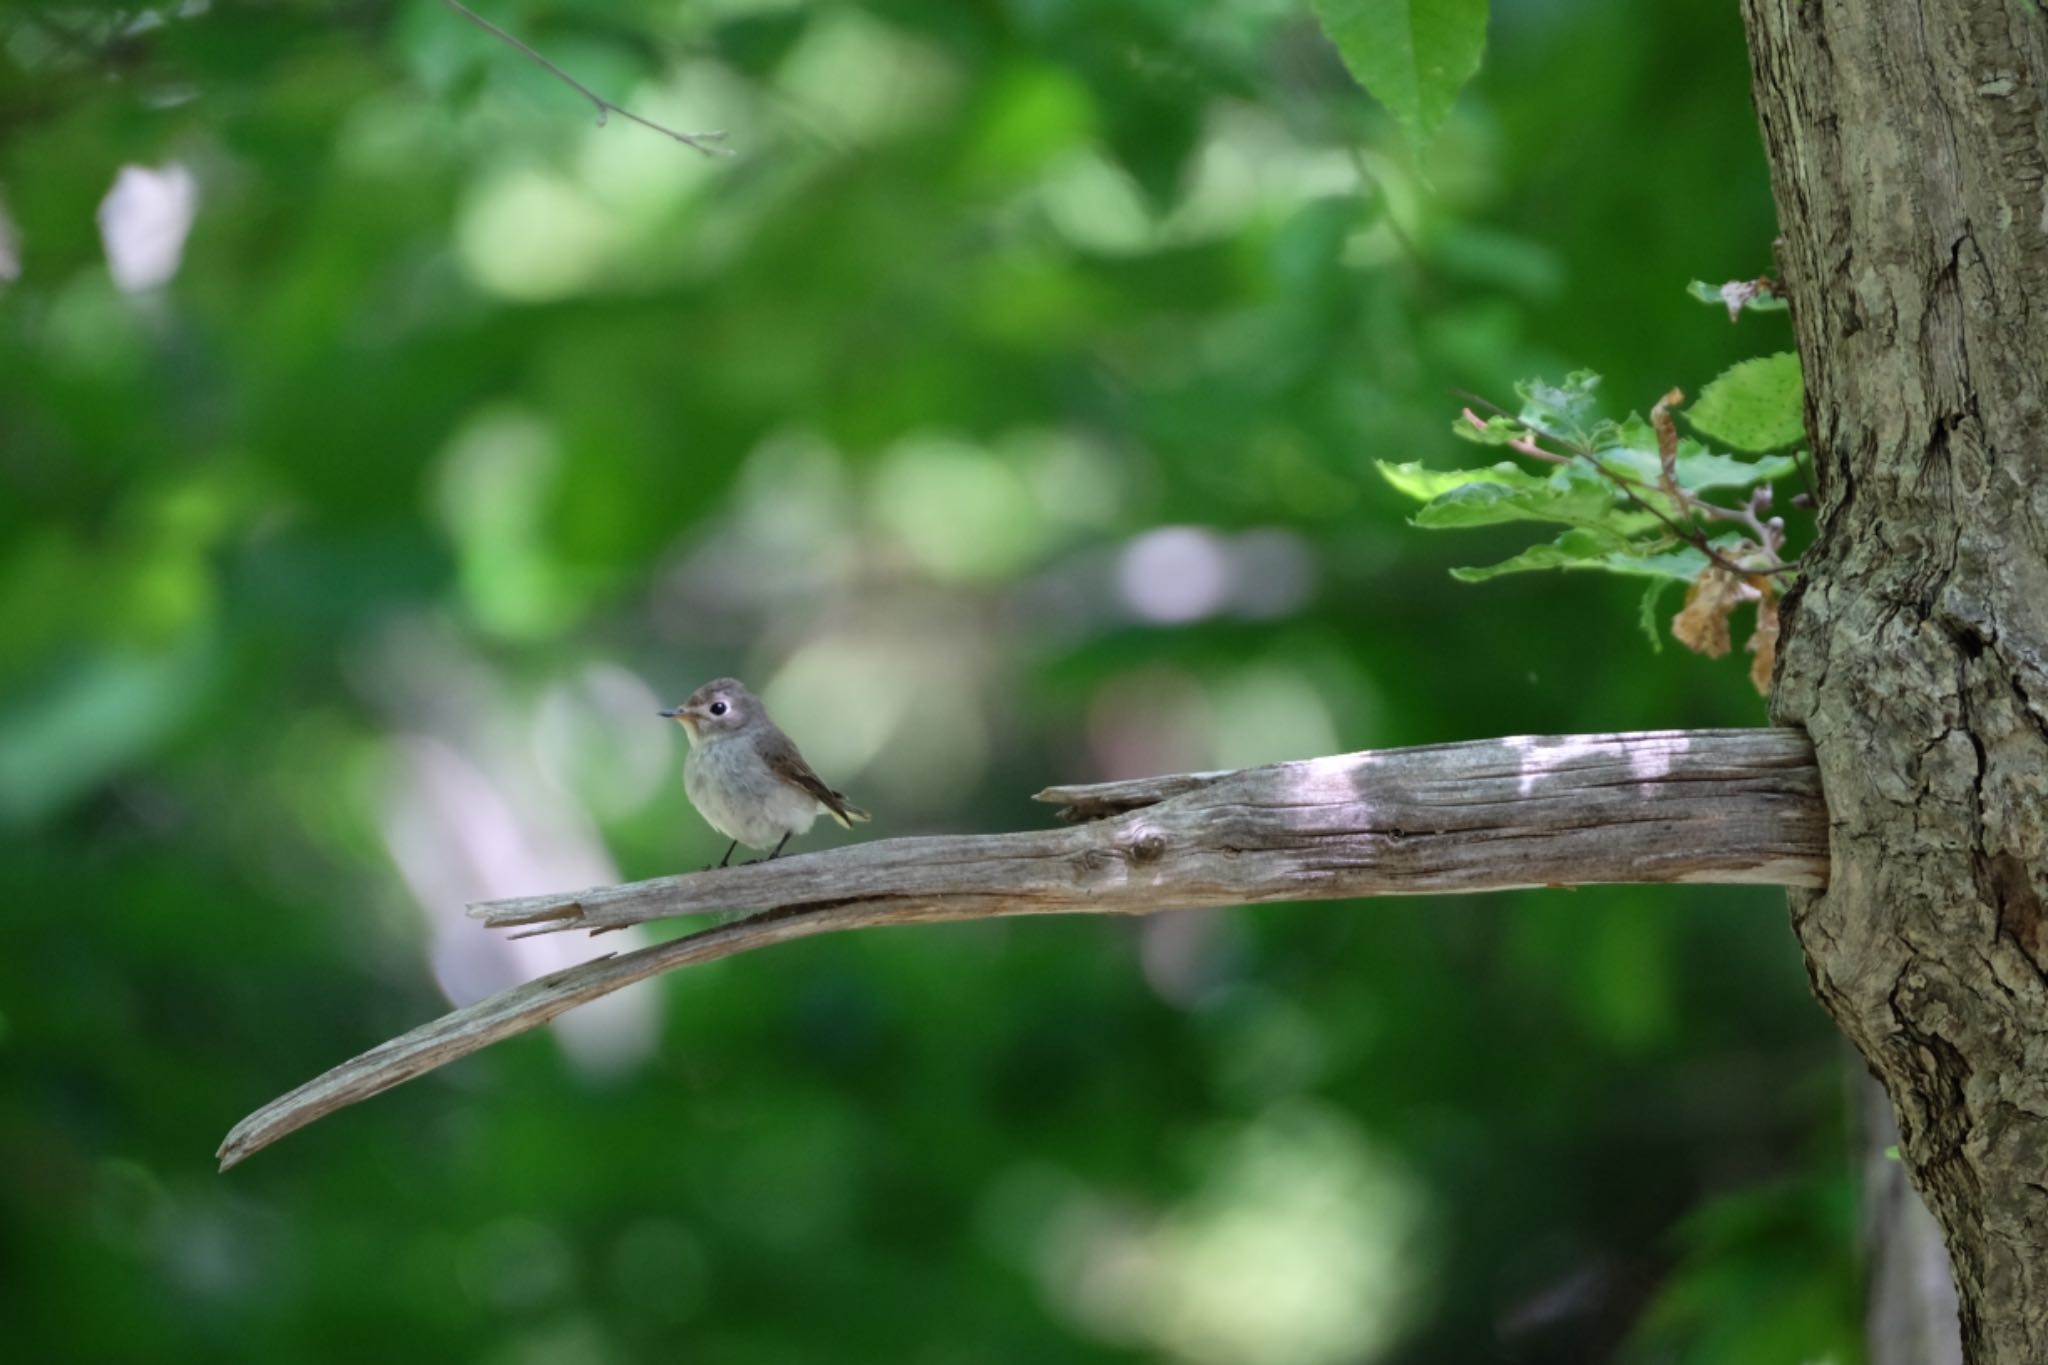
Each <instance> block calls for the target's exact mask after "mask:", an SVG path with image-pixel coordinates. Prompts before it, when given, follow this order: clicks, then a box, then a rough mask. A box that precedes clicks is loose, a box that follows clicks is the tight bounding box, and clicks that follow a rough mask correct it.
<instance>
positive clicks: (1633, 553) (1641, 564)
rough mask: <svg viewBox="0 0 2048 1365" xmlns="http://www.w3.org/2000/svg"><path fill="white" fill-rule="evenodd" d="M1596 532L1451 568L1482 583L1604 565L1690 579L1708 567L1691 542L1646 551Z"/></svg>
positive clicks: (1570, 534)
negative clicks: (1536, 571) (1616, 544)
mask: <svg viewBox="0 0 2048 1365" xmlns="http://www.w3.org/2000/svg"><path fill="white" fill-rule="evenodd" d="M1602 539H1603V538H1601V537H1599V536H1598V534H1597V533H1595V532H1589V531H1583V530H1571V531H1566V532H1565V533H1564V534H1563V535H1561V536H1559V537H1558V538H1557V539H1556V540H1553V541H1551V542H1550V543H1549V544H1547V545H1531V546H1530V547H1529V548H1528V549H1526V550H1524V551H1522V552H1521V553H1520V554H1518V555H1515V556H1514V557H1513V558H1511V559H1503V560H1502V561H1501V562H1500V563H1498V564H1488V565H1485V566H1483V567H1479V568H1465V569H1453V570H1451V577H1453V578H1455V579H1457V580H1458V581H1459V582H1460V583H1483V582H1485V581H1486V580H1487V579H1489V578H1498V577H1500V576H1501V575H1502V574H1510V573H1528V572H1529V571H1531V570H1534V569H1603V570H1605V571H1606V572H1608V573H1616V574H1621V575H1623V576H1624V577H1628V578H1654V579H1658V580H1660V581H1662V582H1666V583H1669V582H1674V581H1675V582H1690V581H1691V580H1693V579H1694V578H1697V577H1699V573H1700V570H1702V569H1704V568H1706V567H1707V557H1706V556H1705V555H1703V554H1701V553H1700V552H1699V551H1698V550H1695V549H1693V548H1692V547H1691V546H1690V545H1687V546H1684V547H1682V548H1680V549H1676V550H1660V551H1654V552H1649V551H1645V550H1642V549H1628V548H1622V549H1617V548H1614V547H1613V543H1612V541H1608V542H1607V543H1606V544H1605V545H1604V546H1603V545H1602V544H1601V540H1602Z"/></svg>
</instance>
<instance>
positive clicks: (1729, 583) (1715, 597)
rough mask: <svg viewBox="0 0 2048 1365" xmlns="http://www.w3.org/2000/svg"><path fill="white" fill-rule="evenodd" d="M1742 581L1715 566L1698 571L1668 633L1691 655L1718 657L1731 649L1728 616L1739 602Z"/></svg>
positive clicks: (1741, 593) (1672, 620) (1741, 592)
mask: <svg viewBox="0 0 2048 1365" xmlns="http://www.w3.org/2000/svg"><path fill="white" fill-rule="evenodd" d="M1742 597H1743V591H1742V580H1741V579H1739V578H1737V577H1736V576H1735V575H1734V574H1732V573H1729V572H1728V571H1727V570H1726V569H1723V568H1721V567H1719V566H1718V565H1709V566H1708V567H1706V568H1705V569H1702V570H1701V571H1700V576H1699V577H1698V578H1695V579H1693V581H1692V583H1691V585H1690V586H1688V587H1687V588H1686V590H1685V606H1684V607H1682V608H1680V609H1679V612H1678V615H1676V616H1674V617H1672V618H1671V635H1672V638H1674V639H1676V640H1677V641H1678V643H1680V644H1682V645H1684V646H1685V647H1686V648H1687V649H1689V650H1691V651H1692V652H1693V653H1695V654H1704V655H1706V656H1707V657H1708V658H1709V659H1718V658H1720V657H1721V656H1722V655H1723V654H1726V653H1727V652H1728V651H1729V650H1730V649H1731V648H1733V642H1732V641H1731V640H1730V639H1729V635H1728V617H1729V614H1730V613H1731V612H1733V611H1734V610H1735V607H1736V604H1737V603H1739V602H1741V601H1742Z"/></svg>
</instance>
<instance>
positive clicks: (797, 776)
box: [761, 731, 868, 829]
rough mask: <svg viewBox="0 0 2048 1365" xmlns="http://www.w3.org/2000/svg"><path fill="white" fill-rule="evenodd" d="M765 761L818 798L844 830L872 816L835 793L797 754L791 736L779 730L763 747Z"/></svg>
mask: <svg viewBox="0 0 2048 1365" xmlns="http://www.w3.org/2000/svg"><path fill="white" fill-rule="evenodd" d="M761 758H762V760H763V761H764V762H766V763H767V764H768V771H769V772H772V773H774V774H775V775H776V776H777V777H779V778H781V779H782V780H783V781H784V782H787V783H789V785H790V786H792V787H796V788H798V789H799V790H801V791H804V792H807V793H809V794H810V795H812V796H815V797H817V798H818V803H819V804H820V805H822V806H824V808H825V809H826V810H828V811H830V812H831V813H832V818H833V819H834V820H837V821H838V822H839V823H840V825H841V827H842V828H845V829H852V828H853V822H854V821H856V820H866V819H867V818H868V813H867V812H866V811H864V810H862V809H861V808H860V807H859V806H855V805H851V804H849V803H848V802H847V800H846V797H845V795H844V794H843V793H840V792H836V791H833V790H832V789H831V788H830V787H828V786H826V785H825V780H824V779H823V778H821V777H819V776H818V774H817V773H815V772H813V771H812V770H811V765H810V764H808V763H806V762H805V761H804V756H803V755H802V754H800V753H798V752H797V747H796V744H795V743H794V742H793V741H791V739H790V737H789V736H788V735H785V734H783V733H782V732H780V731H777V732H776V733H775V735H774V737H773V738H771V739H768V740H766V741H764V742H763V743H762V745H761Z"/></svg>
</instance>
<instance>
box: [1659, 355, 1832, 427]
mask: <svg viewBox="0 0 2048 1365" xmlns="http://www.w3.org/2000/svg"><path fill="white" fill-rule="evenodd" d="M1805 402H1806V400H1805V390H1804V388H1803V387H1802V386H1801V383H1800V378H1799V357H1798V356H1797V355H1794V354H1793V353H1792V352H1790V351H1780V352H1778V354H1776V355H1769V356H1758V357H1757V358H1756V359H1754V360H1745V361H1743V362H1741V363H1740V364H1738V365H1731V366H1730V367H1729V368H1728V369H1727V370H1725V371H1723V372H1722V374H1721V376H1720V378H1718V379H1716V380H1714V381H1713V382H1712V383H1710V384H1708V385H1707V387H1706V388H1705V389H1703V390H1701V391H1700V397H1699V401H1698V402H1697V403H1694V404H1693V405H1692V406H1691V407H1690V408H1687V409H1686V410H1685V418H1686V421H1687V422H1688V423H1690V424H1691V426H1692V428H1693V430H1695V431H1697V432H1699V433H1700V434H1701V435H1703V436H1706V437H1709V438H1711V439H1713V440H1716V441H1725V442H1727V443H1728V444H1729V445H1731V446H1734V447H1735V448H1736V449H1737V450H1778V449H1781V448H1783V447H1785V446H1789V445H1792V444H1794V443H1796V442H1798V441H1799V440H1801V439H1803V438H1804V437H1805V435H1806V417H1805Z"/></svg>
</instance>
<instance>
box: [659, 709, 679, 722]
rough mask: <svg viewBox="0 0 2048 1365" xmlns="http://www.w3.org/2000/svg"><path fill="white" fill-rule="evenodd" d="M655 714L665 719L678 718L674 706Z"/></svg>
mask: <svg viewBox="0 0 2048 1365" xmlns="http://www.w3.org/2000/svg"><path fill="white" fill-rule="evenodd" d="M654 714H655V715H657V716H660V717H661V718H662V719H663V720H674V719H675V718H676V713H675V710H674V708H670V709H669V710H667V711H656V712H655V713H654Z"/></svg>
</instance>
